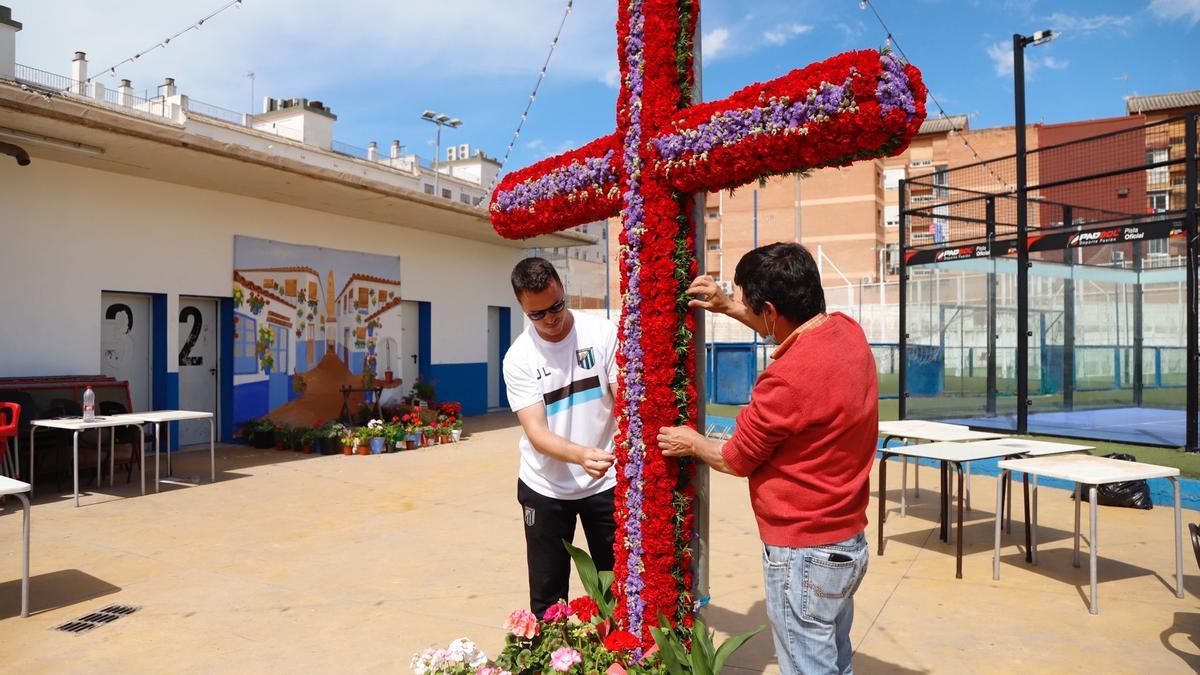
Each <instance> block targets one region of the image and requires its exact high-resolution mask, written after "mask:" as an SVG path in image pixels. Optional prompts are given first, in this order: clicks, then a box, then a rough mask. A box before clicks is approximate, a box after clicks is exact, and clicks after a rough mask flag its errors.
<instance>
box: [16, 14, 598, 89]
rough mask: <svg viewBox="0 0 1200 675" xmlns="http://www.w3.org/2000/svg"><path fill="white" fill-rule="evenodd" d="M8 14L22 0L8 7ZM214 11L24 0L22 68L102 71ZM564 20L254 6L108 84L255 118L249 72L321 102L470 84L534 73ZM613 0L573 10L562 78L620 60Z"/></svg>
mask: <svg viewBox="0 0 1200 675" xmlns="http://www.w3.org/2000/svg"><path fill="white" fill-rule="evenodd" d="M9 4H12V3H9ZM207 5H208V3H205V2H200V3H198V4H197V3H196V2H188V3H183V2H170V3H164V2H159V1H158V0H124V1H123V2H121V3H118V4H115V5H114V4H111V3H92V2H79V1H78V0H41V1H39V2H30V3H20V4H19V5H18V7H17V8H15V9H14V12H13V14H14V16H13V18H14V19H15V20H17V21H20V22H22V23H23V24H24V29H23V30H22V31H21V32H20V33H18V34H17V61H18V62H20V63H23V64H26V65H30V66H33V67H35V68H40V69H43V70H47V71H50V72H55V73H62V74H67V73H69V72H70V63H71V55H72V54H73V53H74V52H75V51H76V50H80V51H86V52H87V54H88V60H89V63H90V66H91V71H92V73H93V74H98V72H99V70H100V69H101V68H107V67H108V66H110V65H113V64H115V63H117V62H119V61H121V60H122V59H125V58H126V57H130V56H132V55H133V54H134V53H135V52H137V51H138V50H140V49H144V48H145V47H147V46H149V45H152V44H154V43H155V41H157V40H161V39H163V38H165V37H166V36H168V35H171V34H173V33H175V32H176V31H178V30H180V29H182V28H184V27H186V26H188V25H189V24H190V23H191V22H195V21H196V20H198V19H200V18H201V17H202V16H204V15H205V14H206V13H207V12H208V11H211V9H212V8H211V7H210V6H207ZM561 17H562V4H561V3H560V2H558V1H557V0H553V1H552V0H539V1H536V2H520V3H507V2H494V1H493V0H457V1H456V2H422V3H410V2H396V1H395V0H357V1H356V2H353V3H343V4H341V5H331V4H329V3H328V2H326V1H325V0H245V2H244V3H243V7H242V9H238V10H235V9H229V10H227V11H225V12H223V13H222V14H221V15H220V16H217V17H214V18H212V19H210V20H208V21H207V22H205V24H204V26H203V28H202V29H200V30H192V31H189V32H187V33H186V34H184V35H181V36H179V37H178V38H176V39H174V40H172V41H171V43H170V44H169V45H168V46H167V47H166V48H165V49H161V48H160V49H156V50H154V51H153V52H150V53H149V54H147V55H145V56H143V57H141V58H140V59H138V60H137V61H136V62H134V63H131V64H127V65H125V66H122V67H121V68H118V69H117V73H116V77H115V78H109V77H108V76H107V75H106V76H104V79H103V80H102V81H104V82H105V84H111V85H113V86H115V85H116V83H117V78H130V79H132V80H133V81H134V87H135V89H136V90H137V91H138V93H141V92H142V91H143V90H146V89H150V90H153V88H154V87H155V86H156V85H157V84H158V83H159V82H162V78H163V77H164V76H171V77H175V78H176V80H177V81H178V82H179V85H180V88H181V90H182V91H184V93H187V94H189V95H191V96H194V97H195V98H198V99H200V100H204V101H210V102H212V103H215V104H217V105H223V106H227V107H236V108H237V109H239V110H240V109H245V107H246V103H247V101H248V91H249V82H248V80H247V79H246V77H245V74H246V72H247V71H251V70H252V71H254V72H255V73H256V74H257V78H256V81H255V94H256V96H258V97H259V98H260V99H261V96H262V95H264V94H265V95H273V96H283V97H291V96H312V93H313V92H314V91H317V90H321V89H326V90H327V89H330V88H335V87H342V88H349V87H353V88H356V89H358V90H360V91H363V92H364V93H367V92H370V91H372V89H376V90H377V89H380V88H386V87H390V88H400V89H403V88H404V87H405V86H406V84H409V85H413V84H416V83H417V82H423V83H428V82H431V81H444V82H446V83H450V82H460V83H464V84H469V83H470V82H472V81H475V80H478V78H481V77H488V76H505V75H515V76H522V75H528V76H530V77H532V76H534V75H536V73H537V71H538V69H539V68H540V67H541V64H542V63H543V61H544V60H545V58H546V52H547V50H548V49H549V46H550V40H551V39H552V38H553V37H554V32H555V30H556V29H557V28H558V25H559V21H560V19H561ZM615 23H616V9H615V5H614V4H613V3H608V2H594V3H592V2H589V3H576V4H575V7H574V11H573V12H572V13H571V16H570V17H568V19H567V21H566V25H565V27H564V29H563V35H562V38H561V39H560V40H559V43H558V47H557V48H556V51H555V53H554V58H553V60H552V61H551V63H550V68H549V75H548V76H550V77H553V78H555V79H560V80H568V81H570V80H575V81H595V82H605V81H606V77H607V74H608V73H609V71H611V70H613V68H614V66H615V64H616V58H617V57H616V34H615V31H614V30H613V29H612V26H613V25H614V24H615Z"/></svg>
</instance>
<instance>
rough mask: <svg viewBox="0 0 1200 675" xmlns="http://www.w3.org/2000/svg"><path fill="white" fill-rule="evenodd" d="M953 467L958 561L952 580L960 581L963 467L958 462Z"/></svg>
mask: <svg viewBox="0 0 1200 675" xmlns="http://www.w3.org/2000/svg"><path fill="white" fill-rule="evenodd" d="M967 466H970V464H968V465H967ZM953 467H954V469H955V470H956V471H957V472H958V551H957V552H956V554H955V555H956V556H957V558H958V560H957V562H956V566H955V572H954V578H955V579H961V578H962V547H963V533H962V527H963V490H964V486H963V467H962V464H959V463H958V462H955V463H954V464H953Z"/></svg>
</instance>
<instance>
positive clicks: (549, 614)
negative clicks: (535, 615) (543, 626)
mask: <svg viewBox="0 0 1200 675" xmlns="http://www.w3.org/2000/svg"><path fill="white" fill-rule="evenodd" d="M574 613H575V610H573V609H571V608H570V607H568V606H567V605H566V604H565V603H562V602H558V603H555V604H553V605H550V607H548V608H547V609H546V613H545V614H543V615H542V621H566V620H567V617H569V616H571V615H572V614H574Z"/></svg>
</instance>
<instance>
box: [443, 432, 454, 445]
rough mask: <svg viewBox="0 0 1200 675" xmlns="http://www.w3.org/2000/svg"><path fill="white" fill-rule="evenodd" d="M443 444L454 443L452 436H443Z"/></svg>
mask: <svg viewBox="0 0 1200 675" xmlns="http://www.w3.org/2000/svg"><path fill="white" fill-rule="evenodd" d="M442 442H443V443H450V442H452V441H451V440H450V434H442Z"/></svg>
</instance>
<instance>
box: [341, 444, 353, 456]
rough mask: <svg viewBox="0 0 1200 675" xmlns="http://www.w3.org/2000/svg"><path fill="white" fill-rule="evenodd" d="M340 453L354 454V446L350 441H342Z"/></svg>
mask: <svg viewBox="0 0 1200 675" xmlns="http://www.w3.org/2000/svg"><path fill="white" fill-rule="evenodd" d="M342 454H343V455H353V454H354V446H353V445H352V444H350V443H343V444H342Z"/></svg>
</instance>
